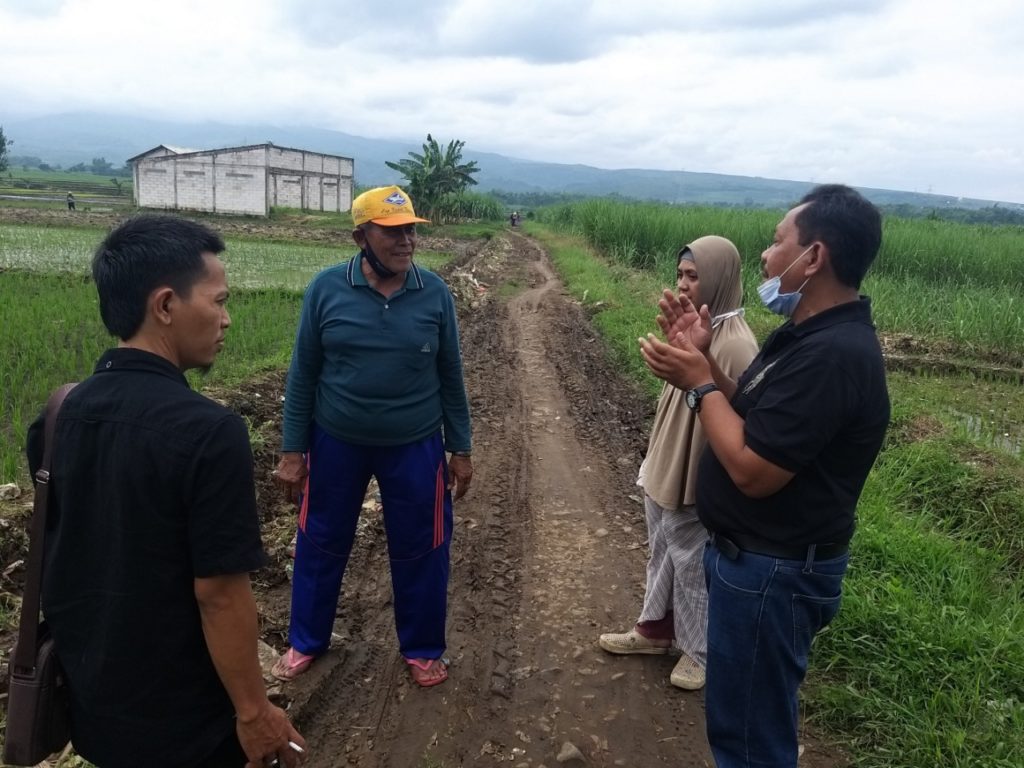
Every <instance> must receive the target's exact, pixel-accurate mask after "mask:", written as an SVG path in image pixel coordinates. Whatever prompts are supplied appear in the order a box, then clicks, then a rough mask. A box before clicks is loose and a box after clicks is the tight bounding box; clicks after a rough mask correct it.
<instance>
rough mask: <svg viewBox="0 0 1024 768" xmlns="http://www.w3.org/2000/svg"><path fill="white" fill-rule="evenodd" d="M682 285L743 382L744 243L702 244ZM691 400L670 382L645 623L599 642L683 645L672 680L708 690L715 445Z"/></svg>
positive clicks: (654, 451) (721, 356) (652, 478)
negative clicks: (710, 445) (707, 517)
mask: <svg viewBox="0 0 1024 768" xmlns="http://www.w3.org/2000/svg"><path fill="white" fill-rule="evenodd" d="M676 285H677V287H678V289H679V293H680V295H685V296H686V297H687V298H689V300H690V301H691V302H692V303H693V305H694V306H695V307H700V306H701V305H702V304H707V305H708V310H709V311H710V314H711V316H712V328H713V331H712V333H713V335H712V339H711V353H712V355H713V356H714V359H715V360H716V361H718V363H719V365H720V366H721V368H722V370H723V371H725V372H726V374H727V375H729V376H730V377H733V378H738V377H739V375H740V374H741V373H743V371H744V370H745V369H746V367H747V366H748V365H749V364H750V361H751V360H753V358H754V355H755V354H756V353H757V342H756V340H755V339H754V334H753V333H751V331H750V328H749V327H748V326H747V323H746V321H744V319H743V310H742V308H741V307H740V304H741V300H742V296H743V286H742V281H741V277H740V254H739V251H737V250H736V246H735V245H733V244H732V243H731V242H730V241H729V240H726V239H725V238H724V237H717V236H715V235H710V236H707V237H701V238H698V239H697V240H694V241H693V242H692V243H690V244H689V245H687V246H686V247H684V248H683V249H682V250H680V251H679V257H678V266H677V268H676ZM685 395H686V393H685V392H684V391H683V390H681V389H677V388H676V387H674V386H672V385H671V384H667V383H666V384H665V386H664V388H663V389H662V392H661V398H660V399H659V400H658V409H657V412H656V413H655V416H654V425H653V427H652V429H651V438H650V442H649V443H648V446H647V457H646V458H645V459H644V461H643V463H642V464H641V465H640V477H639V479H638V480H637V485H639V486H640V487H642V488H643V489H644V512H645V514H646V517H647V535H648V543H649V546H650V552H651V556H650V560H649V561H648V562H647V587H646V590H645V593H644V604H643V609H642V610H641V612H640V618H639V619H638V620H637V622H636V625H635V626H634V627H633V628H632V629H630V630H629V631H628V632H625V633H619V634H604V635H601V637H600V639H599V641H598V642H599V644H600V646H601V647H602V648H604V650H606V651H608V652H609V653H616V654H634V653H643V654H665V653H669V652H670V651H671V649H672V647H673V646H675V647H676V648H678V649H679V650H680V651H681V652H682V655H681V656H680V657H679V661H678V662H677V663H676V665H675V668H674V669H673V670H672V674H671V676H670V678H669V679H670V681H671V682H672V685H675V686H677V687H679V688H685V689H687V690H698V689H700V688H702V687H703V686H704V668H705V666H706V664H707V623H708V614H707V606H708V595H707V588H706V587H705V583H704V565H703V561H702V554H703V552H704V544H705V542H706V541H707V538H708V534H707V531H706V530H705V529H704V526H703V525H701V523H700V520H698V519H697V510H696V506H695V500H696V487H695V483H696V479H697V465H698V463H699V461H700V455H701V452H702V451H703V450H704V446H705V443H706V441H705V438H704V435H703V432H702V431H701V425H700V420H699V419H698V418H697V414H696V412H695V411H692V410H690V408H688V407H687V405H686V402H685Z"/></svg>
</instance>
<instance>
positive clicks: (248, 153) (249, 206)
mask: <svg viewBox="0 0 1024 768" xmlns="http://www.w3.org/2000/svg"><path fill="white" fill-rule="evenodd" d="M128 162H129V163H131V165H132V177H133V179H134V181H135V191H134V196H135V204H136V205H138V206H139V207H141V208H163V209H170V210H186V211H212V212H213V213H248V214H255V215H257V216H266V215H267V214H268V213H270V208H271V206H281V207H285V208H302V209H305V210H312V211H348V210H349V209H350V208H351V207H352V171H353V161H352V158H350V157H340V156H338V155H324V154H321V153H319V152H306V151H304V150H301V149H289V148H288V147H278V146H275V145H273V144H254V145H252V146H248V147H227V148H225V149H207V150H196V149H184V148H182V147H172V146H168V145H166V144H161V145H160V146H158V147H154V148H153V149H151V150H149V151H148V152H143V153H142V154H141V155H136V156H135V157H133V158H130V159H129V160H128Z"/></svg>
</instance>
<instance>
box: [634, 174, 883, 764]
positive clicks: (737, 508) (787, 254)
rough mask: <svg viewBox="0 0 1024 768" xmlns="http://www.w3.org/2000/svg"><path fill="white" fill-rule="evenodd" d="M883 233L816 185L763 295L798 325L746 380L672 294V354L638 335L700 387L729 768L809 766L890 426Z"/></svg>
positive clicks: (869, 217) (857, 206)
mask: <svg viewBox="0 0 1024 768" xmlns="http://www.w3.org/2000/svg"><path fill="white" fill-rule="evenodd" d="M881 237H882V234H881V217H880V215H879V213H878V210H877V209H876V208H875V207H874V206H873V205H871V203H869V202H868V201H867V200H865V199H864V198H863V197H862V196H861V195H860V194H859V193H857V192H856V191H854V190H853V189H850V188H849V187H844V186H840V185H825V186H821V187H817V188H815V189H813V190H812V191H811V192H810V193H809V194H808V195H807V196H806V197H804V198H803V200H801V201H800V203H799V204H798V205H797V206H796V207H795V208H793V209H792V210H791V211H789V212H788V213H787V214H786V216H785V217H784V218H783V219H782V221H781V222H780V223H779V225H778V227H777V228H776V232H775V238H774V241H773V242H772V244H771V245H769V246H768V248H767V249H766V250H765V251H764V253H763V254H762V255H761V264H762V273H763V275H764V277H765V282H764V283H762V284H761V286H760V287H759V288H758V293H759V295H760V297H761V299H762V301H763V302H764V303H765V305H766V306H767V307H768V308H769V309H771V310H772V311H774V312H776V313H778V314H781V315H783V316H785V317H788V318H790V320H789V322H787V323H785V324H784V325H782V326H781V327H780V328H779V329H778V330H776V331H775V332H774V333H772V334H771V335H770V336H769V337H768V339H767V340H766V341H765V343H764V346H763V348H762V349H761V352H760V353H759V354H758V356H757V357H756V358H754V361H753V362H752V363H751V364H750V367H749V368H748V369H747V371H746V372H745V373H744V374H743V375H742V376H740V378H739V380H738V381H736V382H734V381H732V380H730V379H728V378H727V377H725V376H724V375H723V374H722V372H721V370H720V369H719V368H718V366H717V365H716V363H715V361H714V360H713V359H712V358H711V357H710V355H708V354H707V352H706V351H707V348H708V346H707V340H708V338H709V336H710V325H709V322H708V318H707V311H706V309H701V310H700V311H699V312H698V311H697V310H696V308H694V307H692V306H689V305H688V303H687V302H684V303H683V304H681V303H680V302H679V301H678V300H676V299H675V298H674V297H672V295H671V294H670V293H667V292H666V296H665V298H664V299H663V301H662V302H661V305H662V310H663V315H662V316H661V317H660V318H659V324H660V325H661V327H662V329H663V330H664V331H665V332H666V335H667V338H668V339H669V341H670V344H665V343H662V342H660V341H658V340H657V339H655V338H654V337H653V336H651V337H649V338H648V339H646V340H641V346H642V353H643V355H644V359H645V361H646V362H647V364H648V366H649V367H650V368H651V370H652V371H653V372H654V373H655V374H656V375H658V376H659V377H661V378H663V379H665V380H667V381H669V382H670V383H672V384H673V385H675V386H677V387H680V388H682V389H686V390H687V402H688V404H689V405H690V407H691V408H693V409H695V410H696V411H697V412H698V413H699V418H700V421H701V425H702V426H703V427H704V432H705V434H706V435H707V437H708V443H709V446H710V450H707V451H705V453H704V455H703V457H702V459H701V464H700V469H699V474H698V482H697V509H698V512H699V515H700V518H701V521H702V522H703V523H704V525H705V527H706V528H707V529H708V530H709V532H710V533H711V542H710V545H709V546H708V547H707V548H706V550H705V555H704V567H705V575H706V578H707V582H708V596H709V607H708V613H709V616H708V666H707V688H706V693H705V701H706V710H707V720H708V724H707V728H708V741H709V742H710V744H711V750H712V753H713V754H714V756H715V761H716V763H717V765H718V768H739V767H740V766H743V767H744V768H746V767H748V766H773V767H774V766H778V767H782V766H796V763H797V752H798V744H797V691H798V689H799V687H800V683H801V682H802V681H803V679H804V675H805V674H806V671H807V656H808V653H809V651H810V646H811V641H812V640H813V638H814V636H815V634H816V633H817V632H818V631H819V630H821V629H822V628H823V627H824V626H826V625H827V624H828V623H829V622H830V621H831V620H832V618H833V617H834V616H835V614H836V612H837V611H838V610H839V602H840V597H841V591H842V581H843V576H844V575H845V573H846V566H847V560H848V552H847V550H848V545H849V541H850V538H851V537H852V535H853V529H854V519H855V511H856V505H857V500H858V498H859V497H860V493H861V490H862V488H863V486H864V482H865V480H866V479H867V475H868V472H869V470H870V469H871V465H872V464H873V463H874V460H875V457H876V456H877V455H878V452H879V450H880V449H881V445H882V439H883V437H884V435H885V430H886V427H887V426H888V423H889V396H888V392H887V389H886V384H885V367H884V363H883V360H882V352H881V347H880V345H879V343H878V338H877V336H876V334H875V330H874V327H873V325H872V324H871V308H870V300H869V299H868V298H867V297H865V296H860V295H859V292H858V291H859V287H860V284H861V280H862V279H863V278H864V275H865V273H866V272H867V269H868V267H869V266H870V264H871V262H872V261H873V260H874V257H875V255H876V254H877V252H878V248H879V246H880V244H881ZM684 304H685V306H684Z"/></svg>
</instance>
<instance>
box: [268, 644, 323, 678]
mask: <svg viewBox="0 0 1024 768" xmlns="http://www.w3.org/2000/svg"><path fill="white" fill-rule="evenodd" d="M315 658H316V656H307V655H306V654H305V653H301V652H299V651H296V650H295V649H294V648H289V649H288V650H287V651H285V652H284V653H283V654H282V655H281V658H279V659H278V660H277V663H276V664H274V667H273V669H271V670H270V674H272V675H273V676H274V677H276V678H277V679H278V680H283V681H285V682H288V681H289V680H294V679H295V678H296V677H298V676H299V675H301V674H302V673H303V672H305V671H306V670H307V669H309V665H310V664H312V663H313V659H315Z"/></svg>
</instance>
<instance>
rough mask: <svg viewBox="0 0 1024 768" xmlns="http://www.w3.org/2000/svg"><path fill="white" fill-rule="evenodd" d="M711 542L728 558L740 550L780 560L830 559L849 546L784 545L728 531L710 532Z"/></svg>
mask: <svg viewBox="0 0 1024 768" xmlns="http://www.w3.org/2000/svg"><path fill="white" fill-rule="evenodd" d="M711 543H712V544H713V545H714V546H715V547H717V548H718V551H719V552H721V553H722V554H723V555H725V556H726V557H727V558H729V559H730V560H735V559H736V558H737V557H739V554H740V552H750V553H751V554H753V555H764V556H765V557H777V558H779V559H781V560H802V561H804V562H806V561H808V560H831V559H832V558H834V557H839V556H840V555H845V554H846V552H847V551H848V550H849V548H850V545H849V544H809V545H807V546H804V547H786V546H783V545H781V544H773V543H771V542H768V541H762V540H760V539H752V538H750V537H748V536H744V535H742V534H737V533H730V534H729V535H728V536H724V535H722V534H721V533H712V534H711Z"/></svg>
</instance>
